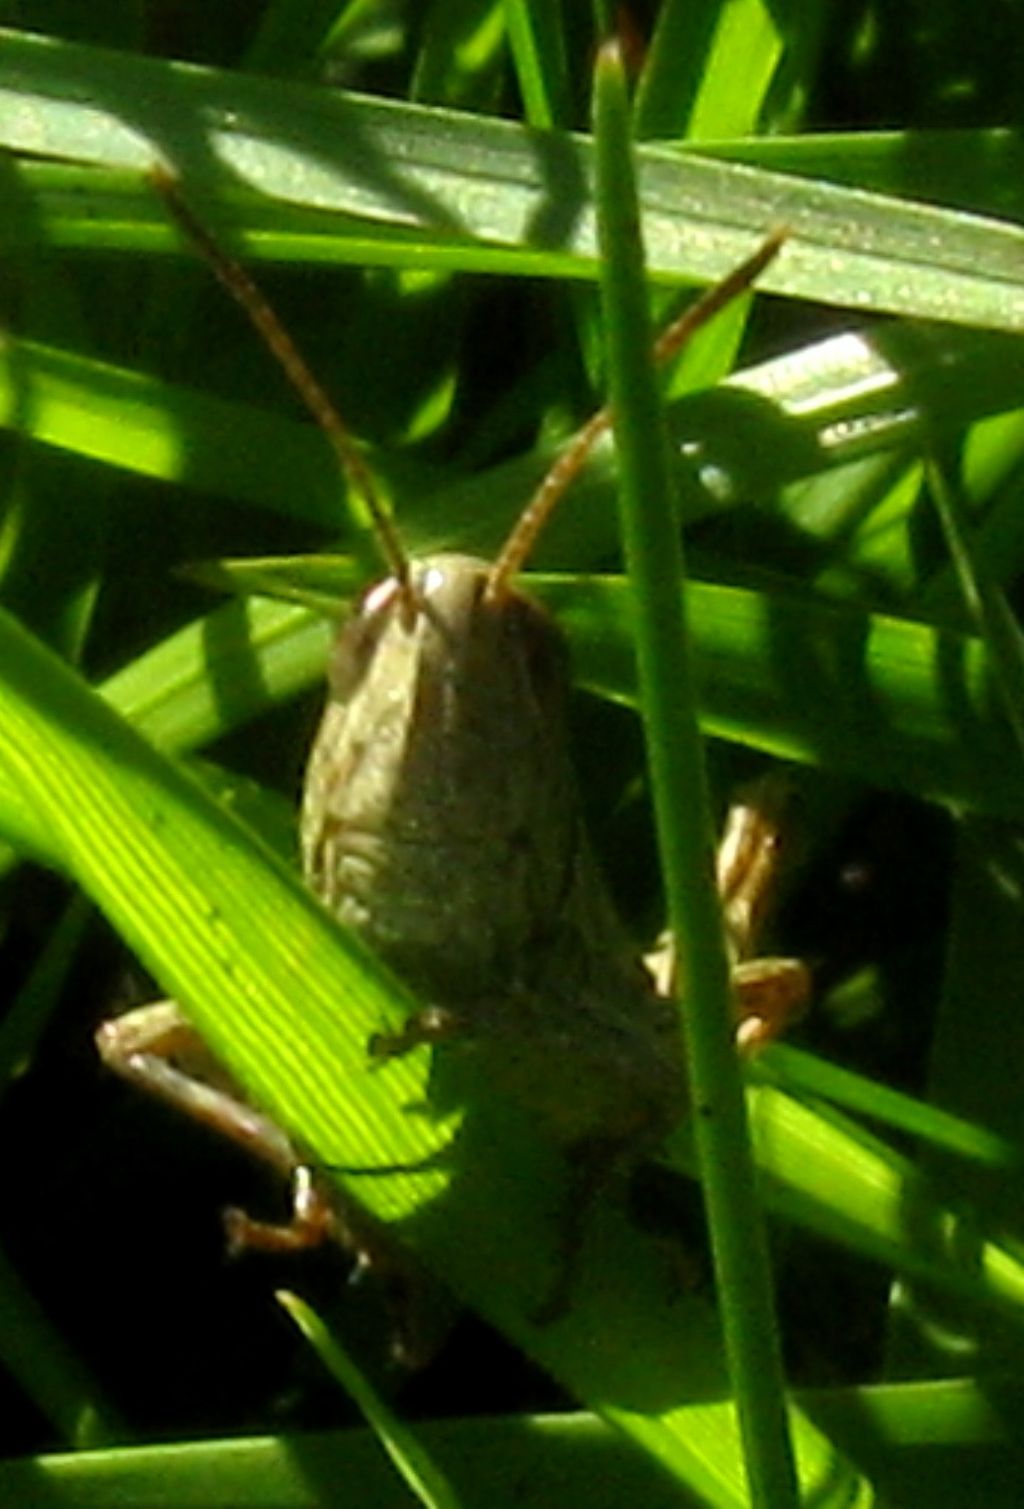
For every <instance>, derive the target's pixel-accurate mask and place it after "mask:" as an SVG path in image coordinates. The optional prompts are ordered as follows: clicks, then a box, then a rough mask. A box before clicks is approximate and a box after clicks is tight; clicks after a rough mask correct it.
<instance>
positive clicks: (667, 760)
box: [595, 44, 796, 1506]
mask: <svg viewBox="0 0 1024 1509" xmlns="http://www.w3.org/2000/svg"><path fill="white" fill-rule="evenodd" d="M595 134H596V138H597V149H596V150H597V205H598V223H599V236H600V243H601V251H602V280H601V282H602V295H603V300H604V309H605V323H606V336H607V343H608V367H609V381H610V389H611V399H612V407H613V411H614V427H615V436H616V444H617V447H618V451H619V457H620V469H621V482H620V507H621V516H622V530H623V539H624V544H625V550H626V558H627V564H628V569H629V574H630V577H631V580H632V583H633V587H634V592H635V597H636V653H637V662H638V672H639V680H640V687H641V697H642V704H643V709H644V727H645V733H646V739H647V747H648V757H649V762H650V772H651V784H652V789H653V795H654V804H655V813H656V819H657V827H658V833H659V840H660V846H661V855H662V864H663V867H664V875H665V885H666V891H667V895H668V902H669V917H670V921H671V924H672V927H673V930H674V932H675V937H676V940H677V944H678V948H679V953H680V957H681V959H682V960H683V967H682V970H681V986H682V990H683V993H684V995H685V998H686V1002H687V1012H686V1042H687V1049H688V1055H689V1061H690V1076H691V1087H692V1091H693V1104H694V1119H695V1131H696V1141H697V1147H698V1151H699V1155H700V1163H701V1169H702V1175H703V1180H704V1191H705V1200H706V1203H707V1208H708V1215H709V1220H710V1225H711V1232H712V1244H713V1250H714V1259H715V1268H716V1273H717V1278H718V1286H719V1293H720V1296H721V1309H722V1321H723V1327H724V1333H725V1342H726V1349H727V1354H728V1358H729V1364H730V1370H731V1376H732V1378H733V1384H734V1388H735V1392H736V1399H737V1407H738V1411H739V1421H740V1429H741V1434H742V1439H743V1443H744V1451H745V1456H746V1464H747V1473H748V1479H749V1484H750V1490H751V1494H752V1498H753V1502H755V1503H757V1504H771V1505H773V1506H781V1505H786V1504H795V1503H796V1479H795V1470H794V1465H793V1458H792V1449H791V1445H790V1441H789V1435H788V1428H787V1420H786V1410H785V1396H784V1392H783V1376H782V1367H781V1361H780V1356H779V1349H778V1341H777V1334H776V1329H775V1323H774V1316H773V1310H772V1293H771V1280H770V1274H769V1268H768V1261H767V1253H766V1246H765V1240H764V1234H763V1229H762V1225H761V1218H760V1212H759V1209H758V1204H757V1199H756V1195H755V1190H754V1170H753V1162H752V1158H751V1152H750V1146H749V1140H748V1135H747V1121H746V1109H745V1103H744V1097H743V1086H742V1082H741V1079H740V1074H739V1069H738V1066H737V1062H736V1056H735V1051H734V1047H733V1040H732V995H731V989H730V981H729V970H728V962H727V959H726V952H725V943H724V937H723V932H722V922H721V913H720V909H719V904H718V898H717V894H716V892H715V887H714V880H713V866H712V842H711V822H710V816H709V803H708V796H707V778H706V773H705V768H704V755H703V748H702V744H701V738H700V731H699V727H698V722H697V712H696V694H695V685H694V676H693V670H692V664H691V660H692V656H691V650H690V643H689V635H688V630H687V623H686V616H685V603H684V596H683V587H684V576H683V559H682V550H681V546H680V542H679V538H678V534H677V529H676V523H675V520H676V511H675V509H674V507H673V505H672V498H671V482H670V476H669V466H668V448H667V442H666V438H665V431H664V426H663V423H662V419H661V414H660V406H659V397H658V391H657V384H656V380H655V374H654V368H653V363H652V360H651V355H650V352H651V338H650V329H649V315H648V310H647V293H646V284H645V278H644V262H643V249H642V243H641V235H640V227H639V213H638V206H637V196H636V186H635V181H634V176H633V166H632V158H631V151H630V142H629V110H628V104H627V97H626V91H625V85H624V79H623V70H622V66H621V61H620V58H619V54H618V49H617V47H615V46H614V45H613V44H609V45H608V46H606V47H605V48H604V49H603V50H602V52H601V55H600V57H599V60H598V66H597V74H596V83H595Z"/></svg>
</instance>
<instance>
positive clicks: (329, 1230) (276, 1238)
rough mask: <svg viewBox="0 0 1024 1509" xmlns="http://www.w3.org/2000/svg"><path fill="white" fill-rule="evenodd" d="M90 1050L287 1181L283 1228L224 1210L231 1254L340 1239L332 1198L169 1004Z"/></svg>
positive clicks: (159, 1004) (139, 1015) (145, 1012)
mask: <svg viewBox="0 0 1024 1509" xmlns="http://www.w3.org/2000/svg"><path fill="white" fill-rule="evenodd" d="M96 1045H97V1047H98V1049H99V1052H100V1056H101V1057H102V1059H103V1061H104V1063H105V1064H106V1065H107V1066H108V1068H111V1069H113V1070H114V1072H115V1073H116V1074H118V1075H119V1076H120V1077H121V1078H122V1079H125V1080H127V1081H128V1082H129V1083H130V1084H134V1085H137V1086H138V1088H139V1089H141V1090H144V1091H146V1093H147V1094H149V1095H151V1096H155V1097H156V1098H157V1099H159V1100H162V1101H163V1102H164V1104H165V1105H169V1106H172V1107H173V1108H174V1109H175V1110H178V1111H183V1112H184V1113H185V1114H186V1115H187V1116H189V1117H190V1118H191V1119H192V1120H193V1121H198V1122H200V1123H202V1125H204V1126H207V1127H209V1128H210V1129H211V1130H212V1131H214V1132H217V1133H219V1134H220V1135H222V1136H226V1137H228V1138H230V1139H231V1141H232V1142H234V1143H235V1144H236V1145H238V1146H240V1147H242V1148H244V1149H245V1151H246V1152H248V1153H250V1154H252V1156H253V1157H255V1158H257V1159H258V1160H259V1161H260V1162H262V1163H264V1164H266V1165H267V1166H269V1167H270V1168H272V1169H273V1170H274V1171H275V1172H276V1173H278V1174H280V1175H281V1176H282V1177H283V1178H285V1179H288V1180H289V1181H290V1182H291V1184H292V1213H291V1219H290V1220H289V1221H288V1222H287V1223H281V1224H274V1223H270V1222H264V1221H256V1220H253V1219H252V1218H251V1217H250V1216H248V1215H246V1214H245V1213H244V1212H243V1211H240V1210H228V1211H226V1212H225V1226H226V1229H227V1234H228V1244H229V1249H230V1251H231V1252H232V1253H237V1252H241V1251H242V1250H243V1249H245V1248H247V1247H257V1248H263V1249H265V1250H269V1251H277V1252H285V1251H293V1252H294V1251H301V1250H303V1249H305V1248H310V1247H318V1246H320V1245H321V1244H322V1243H323V1242H325V1241H328V1240H331V1239H336V1240H342V1241H344V1240H345V1236H346V1234H345V1233H342V1232H341V1231H340V1230H339V1222H340V1221H341V1217H340V1216H339V1213H338V1211H337V1208H336V1206H337V1202H336V1200H335V1199H334V1198H333V1196H332V1195H330V1194H328V1191H327V1190H326V1189H325V1188H323V1187H322V1186H321V1185H320V1184H319V1183H318V1181H317V1180H316V1179H315V1177H314V1176H313V1175H312V1173H311V1172H310V1170H309V1168H308V1167H307V1166H306V1164H305V1162H304V1160H303V1159H302V1157H301V1156H300V1154H299V1152H298V1150H297V1149H296V1148H295V1146H294V1145H293V1143H292V1142H291V1140H290V1138H289V1137H288V1136H287V1134H286V1133H285V1132H284V1131H283V1130H282V1129H281V1128H280V1127H279V1126H277V1125H276V1123H275V1122H273V1121H271V1120H270V1118H269V1117H267V1116H264V1115H263V1114H262V1113H261V1112H259V1111H257V1110H255V1109H254V1108H253V1107H252V1106H251V1105H249V1103H248V1102H247V1101H246V1100H245V1099H244V1098H243V1097H242V1095H241V1093H240V1092H239V1090H238V1089H237V1087H236V1086H235V1085H234V1083H233V1081H232V1080H231V1079H230V1077H229V1076H228V1075H227V1074H226V1073H225V1071H224V1070H223V1069H222V1068H221V1066H220V1065H219V1064H218V1063H217V1061H216V1059H215V1058H214V1057H213V1055H212V1054H211V1053H210V1052H209V1050H208V1049H207V1048H206V1046H205V1044H204V1043H203V1041H202V1039H201V1038H200V1036H199V1034H198V1033H197V1032H196V1030H195V1028H194V1027H192V1026H191V1025H190V1024H189V1023H188V1021H187V1020H186V1019H185V1017H184V1016H183V1015H182V1013H181V1011H180V1009H179V1007H178V1005H177V1003H176V1002H174V1001H156V1002H153V1003H152V1004H151V1005H148V1006H140V1007H139V1008H137V1009H136V1010H135V1011H129V1012H127V1013H126V1014H125V1015H124V1016H121V1017H117V1018H115V1019H114V1020H113V1021H109V1022H104V1023H103V1024H102V1026H101V1027H100V1028H99V1029H98V1031H97V1033H96ZM356 1245H357V1246H358V1244H356Z"/></svg>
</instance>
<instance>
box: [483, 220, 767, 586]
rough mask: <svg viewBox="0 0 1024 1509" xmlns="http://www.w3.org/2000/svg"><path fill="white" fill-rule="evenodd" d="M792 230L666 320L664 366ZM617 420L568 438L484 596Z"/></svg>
mask: <svg viewBox="0 0 1024 1509" xmlns="http://www.w3.org/2000/svg"><path fill="white" fill-rule="evenodd" d="M788 235H789V232H788V230H786V229H785V228H781V227H780V228H779V229H777V230H774V231H772V232H771V233H770V234H769V235H768V236H767V237H766V238H765V240H764V241H763V242H762V244H761V246H760V247H759V248H758V249H757V251H756V252H755V253H754V255H753V256H752V257H748V258H747V260H746V261H745V262H741V263H740V265H739V266H738V267H736V268H734V269H733V271H732V272H730V273H727V274H726V276H725V277H724V278H722V280H721V281H720V282H719V283H715V284H714V285H713V286H712V287H711V288H709V289H708V290H707V291H706V292H705V293H703V294H701V296H700V298H699V299H697V300H695V302H694V303H692V304H691V305H690V306H689V308H687V309H684V310H683V312H682V314H680V315H679V316H678V317H677V318H676V319H674V320H673V321H672V323H671V324H670V325H668V326H666V328H665V329H664V330H663V331H662V333H661V335H659V336H658V339H657V340H656V341H655V343H654V350H653V356H654V361H655V363H656V364H657V365H658V366H659V367H661V366H664V365H665V363H666V362H668V361H669V360H670V359H671V358H672V357H673V356H675V355H676V354H677V353H678V352H679V351H681V350H682V349H683V347H684V346H685V345H686V343H687V342H688V341H689V340H690V339H691V338H692V336H693V335H694V334H695V333H696V331H698V330H699V329H700V328H701V326H702V325H706V324H707V323H708V321H709V320H711V319H713V318H714V316H715V315H716V314H718V312H719V310H721V309H724V308H725V306H726V305H727V304H731V303H732V301H733V299H735V298H738V297H739V295H740V294H741V293H743V292H745V290H746V289H748V288H749V287H750V286H751V285H752V284H753V283H754V282H755V280H756V279H757V278H759V277H760V276H761V274H762V272H764V270H765V268H766V267H767V266H768V264H769V263H770V262H772V261H774V259H775V258H776V257H777V256H778V254H779V251H780V250H781V248H782V243H783V242H784V241H785V240H786V237H787V236H788ZM611 423H612V411H611V407H610V405H608V404H605V405H604V406H603V407H602V408H600V409H598V410H597V412H596V413H595V414H592V415H591V416H590V418H589V419H588V420H587V421H586V423H585V424H583V425H582V426H581V427H580V428H579V429H578V430H577V431H576V433H575V434H574V435H573V436H572V437H571V438H570V439H569V440H568V441H567V442H566V445H565V447H564V449H563V450H562V451H561V452H560V454H559V455H558V456H557V458H556V459H555V462H554V464H553V465H552V467H551V469H550V470H549V471H548V473H547V476H546V477H544V479H543V481H542V482H541V483H540V484H539V486H538V487H537V489H536V491H535V492H534V494H533V496H532V497H531V498H530V501H529V502H528V503H527V505H526V507H525V508H524V509H523V511H522V513H521V514H520V515H519V518H518V520H517V522H516V524H515V527H514V528H513V530H512V533H511V534H510V535H509V537H508V539H507V540H506V541H505V543H504V545H503V546H502V548H501V550H500V551H499V553H498V556H497V559H496V560H495V562H494V564H493V565H492V567H491V569H490V573H489V574H488V578H487V586H486V588H485V589H484V596H485V598H486V599H487V600H488V601H490V602H496V601H499V600H500V599H501V598H502V597H504V596H505V594H506V593H507V592H508V590H509V586H510V583H511V581H512V578H513V577H514V576H515V575H516V574H517V573H518V572H519V571H520V570H521V569H522V566H523V563H524V562H525V561H526V560H527V558H528V557H529V555H530V552H531V551H532V549H533V547H534V545H535V544H536V542H537V536H538V535H539V534H540V532H541V530H542V529H543V528H544V525H545V524H546V523H547V521H548V519H549V518H550V517H551V514H552V513H553V512H554V510H555V506H556V505H557V503H558V501H559V499H560V498H561V497H562V495H563V494H564V493H565V492H566V490H567V489H568V488H569V487H570V485H571V484H572V483H573V482H574V481H575V479H576V477H578V476H579V474H580V472H581V471H582V470H583V467H584V465H585V464H586V461H587V458H588V457H589V455H590V453H591V451H592V450H593V449H594V446H595V445H596V443H597V441H598V440H599V439H600V438H601V436H602V435H603V434H604V433H605V431H606V430H608V429H610V428H611Z"/></svg>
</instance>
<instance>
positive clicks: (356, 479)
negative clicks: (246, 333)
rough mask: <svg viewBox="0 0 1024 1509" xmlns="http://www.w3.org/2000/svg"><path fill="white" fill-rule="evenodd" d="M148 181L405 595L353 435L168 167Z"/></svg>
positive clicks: (404, 568) (392, 543)
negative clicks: (271, 365) (234, 308)
mask: <svg viewBox="0 0 1024 1509" xmlns="http://www.w3.org/2000/svg"><path fill="white" fill-rule="evenodd" d="M149 178H150V182H151V183H152V185H153V187H154V188H155V189H156V191H157V193H158V194H159V195H160V197H161V199H162V200H163V201H164V204H165V205H166V206H167V209H168V210H169V212H170V214H171V218H172V219H173V220H174V221H175V223H176V224H177V225H178V226H179V227H180V229H181V230H182V231H183V232H184V233H185V235H186V237H187V238H188V240H190V241H191V242H192V244H193V245H194V246H195V247H196V248H197V250H198V251H199V252H200V253H201V254H202V256H203V257H204V258H205V260H206V261H207V262H208V263H209V264H210V266H211V268H212V269H213V271H214V273H215V275H216V277H217V279H218V281H219V282H220V283H221V284H222V285H223V286H224V288H226V289H227V291H228V293H229V294H230V295H231V297H232V298H233V299H234V301H235V303H236V304H238V305H239V306H240V307H241V308H242V310H243V311H244V312H245V314H246V315H247V316H248V317H249V320H250V322H251V323H252V325H253V326H254V327H255V329H256V332H257V334H258V335H260V336H261V337H262V339H263V341H264V344H265V345H266V346H268V347H269V349H270V350H271V351H272V352H273V354H274V356H276V358H277V360H278V363H279V364H280V366H281V368H282V369H283V371H284V374H285V376H286V377H287V378H288V381H289V382H290V383H291V385H292V387H293V388H294V389H295V392H296V393H297V394H298V395H299V397H300V398H301V399H302V401H303V403H304V404H305V405H306V408H307V409H308V410H309V412H310V414H312V416H313V418H314V419H315V420H316V422H317V424H318V425H319V426H320V428H321V429H322V430H323V432H324V434H325V435H326V436H327V439H328V440H329V441H330V444H331V446H332V447H333V449H334V454H335V455H336V456H337V458H338V462H339V465H340V466H341V470H342V472H343V474H344V476H345V480H346V481H347V483H348V485H349V487H351V488H352V489H353V491H354V492H356V493H357V494H358V495H359V497H360V498H361V499H362V501H363V503H364V504H365V505H366V508H367V511H368V512H369V515H370V518H371V519H372V521H373V526H374V530H375V531H376V535H377V540H378V543H379V545H380V549H381V551H382V553H383V555H384V558H385V561H386V563H387V566H388V569H389V570H390V571H391V573H392V574H393V576H394V577H395V580H396V581H397V582H398V585H399V587H400V588H401V589H402V591H403V592H404V593H406V594H407V593H408V591H409V557H408V556H407V555H406V552H405V549H404V547H403V545H402V542H401V540H400V539H399V537H398V533H397V531H396V529H395V526H394V524H393V522H392V520H391V516H390V514H389V513H388V511H387V509H386V508H385V506H384V504H383V503H382V502H381V499H380V494H379V493H378V491H377V487H376V485H375V483H374V480H373V477H372V475H371V473H370V470H369V468H368V467H367V465H366V462H365V461H364V460H363V458H362V456H361V454H360V452H359V448H358V446H357V445H356V442H355V440H354V438H353V436H352V434H351V432H350V431H349V429H348V427H347V425H346V424H345V422H344V421H343V419H342V417H341V415H340V414H339V413H338V411H337V409H336V408H335V407H334V404H333V403H332V402H331V400H330V398H329V397H328V396H327V393H326V392H325V390H324V389H323V387H322V386H321V385H320V383H319V382H318V381H317V379H316V377H315V376H314V375H313V372H312V369H311V368H310V366H309V363H308V362H307V361H306V359H305V357H304V356H303V355H302V353H301V352H300V351H299V348H298V347H297V346H296V344H295V342H294V341H293V340H292V338H291V336H290V335H289V334H288V331H287V330H286V329H285V327H284V325H283V324H282V323H281V320H280V319H279V318H278V316H277V314H276V313H275V312H274V310H273V309H272V308H271V306H270V304H269V303H268V302H267V300H266V297H265V296H264V294H263V293H262V292H261V291H260V289H259V287H258V286H257V284H256V283H255V282H254V281H253V279H252V278H251V277H250V276H249V274H248V273H247V272H246V270H245V268H244V267H243V266H242V264H241V263H240V262H238V261H237V260H236V259H235V258H234V257H232V256H229V254H228V253H227V252H226V251H225V250H224V248H223V247H222V246H221V245H220V244H219V242H218V241H217V240H216V239H215V238H214V236H213V235H212V234H211V233H210V231H208V230H207V228H206V226H205V225H203V224H202V222H201V221H200V220H199V219H198V217H197V216H196V215H195V214H193V212H192V210H191V209H190V208H189V206H188V204H187V203H186V201H185V198H184V195H183V194H182V192H181V186H180V184H179V182H178V179H177V176H176V175H175V174H174V173H173V172H172V171H171V169H170V168H168V167H166V166H164V165H163V164H158V165H157V166H155V167H154V168H152V169H151V170H150V173H149Z"/></svg>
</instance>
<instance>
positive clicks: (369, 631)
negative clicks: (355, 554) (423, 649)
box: [327, 577, 401, 699]
mask: <svg viewBox="0 0 1024 1509" xmlns="http://www.w3.org/2000/svg"><path fill="white" fill-rule="evenodd" d="M400 590H401V589H400V587H399V584H398V582H397V581H396V580H395V579H394V577H388V578H387V580H386V581H383V582H377V583H376V584H375V585H374V586H372V587H370V588H369V590H368V591H367V592H366V593H365V594H364V596H363V598H362V601H361V602H360V604H359V607H358V609H357V611H356V613H355V614H354V615H353V617H352V618H350V619H349V621H348V622H347V623H346V624H344V625H343V626H342V628H341V630H340V631H339V633H338V636H337V638H336V639H335V641H334V648H333V649H332V650H331V658H330V663H329V665H328V668H327V679H328V682H329V683H330V687H331V691H332V693H333V694H334V696H335V697H340V698H343V699H345V698H348V697H351V696H352V694H353V692H355V690H356V688H357V687H358V686H359V684H360V682H361V681H362V679H363V677H364V676H365V675H366V671H367V668H368V666H369V665H370V662H371V661H372V659H373V656H374V653H375V651H376V649H377V646H378V644H379V643H380V640H381V636H382V634H383V633H384V630H385V628H386V627H387V625H388V624H389V623H390V621H391V616H392V613H393V611H394V606H395V604H396V603H397V602H398V600H399V597H400Z"/></svg>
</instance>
